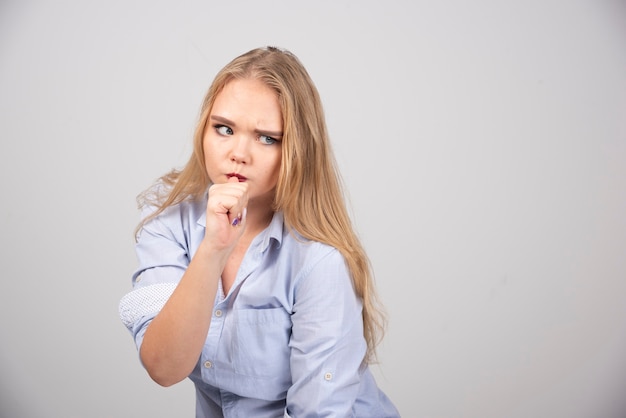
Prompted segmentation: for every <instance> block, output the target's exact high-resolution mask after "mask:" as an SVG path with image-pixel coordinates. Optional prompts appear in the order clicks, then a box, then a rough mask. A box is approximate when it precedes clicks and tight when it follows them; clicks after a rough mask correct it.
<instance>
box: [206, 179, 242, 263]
mask: <svg viewBox="0 0 626 418" xmlns="http://www.w3.org/2000/svg"><path fill="white" fill-rule="evenodd" d="M247 205H248V184H247V183H245V182H243V183H240V182H239V180H238V179H237V177H231V178H230V179H228V182H226V183H220V184H213V185H212V186H211V187H210V188H209V201H208V203H207V209H206V232H205V235H204V241H205V243H206V245H209V246H210V247H211V248H213V249H215V250H218V251H219V250H232V248H234V246H235V244H236V243H237V241H238V240H239V238H240V237H241V235H242V234H243V231H244V229H245V226H246V208H247Z"/></svg>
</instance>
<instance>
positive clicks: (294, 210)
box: [136, 47, 386, 362]
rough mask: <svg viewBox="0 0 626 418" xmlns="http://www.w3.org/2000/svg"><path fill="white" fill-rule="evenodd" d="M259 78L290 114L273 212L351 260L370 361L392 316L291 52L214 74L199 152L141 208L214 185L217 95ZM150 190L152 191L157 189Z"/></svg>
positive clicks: (310, 87) (314, 101)
mask: <svg viewBox="0 0 626 418" xmlns="http://www.w3.org/2000/svg"><path fill="white" fill-rule="evenodd" d="M244 78H255V79H258V80H261V81H262V82H264V83H265V84H266V85H267V86H269V87H270V88H272V89H273V90H274V91H275V92H276V94H277V96H278V99H279V103H280V107H281V111H282V115H283V123H284V126H283V139H282V159H281V166H280V173H279V176H278V183H277V185H276V193H275V197H274V208H273V209H274V210H275V211H283V214H284V221H285V225H286V227H287V228H289V229H293V230H295V231H296V232H297V233H298V234H300V235H301V236H303V237H305V238H307V239H310V240H314V241H318V242H322V243H325V244H328V245H330V246H333V247H335V248H336V249H337V250H339V251H340V252H341V254H342V255H343V257H344V258H345V260H346V263H347V266H348V269H349V271H350V274H351V278H352V281H353V283H354V288H355V291H356V293H357V295H358V296H359V297H360V298H361V299H362V301H363V324H364V336H365V339H366V342H367V348H368V349H367V355H366V361H368V362H372V361H374V360H375V359H376V346H377V345H378V343H379V342H380V340H381V339H382V336H383V333H384V329H385V322H386V319H385V315H384V311H383V309H382V306H381V305H380V303H379V301H378V297H377V294H376V291H375V288H374V283H373V277H372V269H371V266H370V262H369V259H368V257H367V255H366V253H365V251H364V249H363V246H362V245H361V243H360V241H359V239H358V237H357V235H356V233H355V231H354V228H353V226H352V222H351V220H350V218H349V216H348V212H347V209H346V204H345V200H344V193H343V188H342V184H341V179H340V176H339V172H338V170H337V165H336V161H335V158H334V156H333V153H332V150H331V146H330V141H329V137H328V132H327V128H326V120H325V117H324V111H323V109H322V102H321V100H320V97H319V94H318V91H317V88H316V87H315V85H314V84H313V81H312V80H311V78H310V76H309V74H308V72H307V71H306V69H305V68H304V66H303V65H302V64H301V62H300V61H299V60H298V58H297V57H296V56H295V55H293V54H292V53H291V52H289V51H286V50H284V49H280V48H276V47H264V48H257V49H253V50H251V51H249V52H247V53H245V54H243V55H241V56H239V57H237V58H235V59H234V60H233V61H231V62H230V63H229V64H227V65H226V66H225V67H224V68H223V69H222V70H221V71H220V72H219V73H218V74H217V76H216V77H215V79H214V81H213V83H212V84H211V86H210V88H209V90H208V92H207V94H206V96H205V98H204V100H203V103H202V107H201V111H200V117H199V121H198V124H197V127H196V129H195V133H194V139H193V152H192V155H191V157H190V159H189V161H188V162H187V164H186V165H185V166H184V167H183V168H182V170H172V171H171V172H169V173H168V174H166V175H164V176H163V177H161V178H160V179H159V181H160V182H161V183H162V184H164V185H165V186H166V187H165V188H162V189H161V193H160V194H155V193H154V190H155V189H154V188H151V189H149V191H146V192H144V193H142V194H141V195H140V196H139V197H138V203H139V205H140V206H143V205H144V204H146V203H150V204H154V205H155V206H156V207H157V210H156V212H155V213H153V214H152V215H151V216H150V217H149V218H148V219H144V220H143V221H142V223H140V224H139V226H138V227H137V231H136V232H138V231H139V230H140V229H141V227H142V226H143V224H144V223H145V222H146V221H147V220H149V219H151V218H153V217H155V216H157V215H158V214H159V213H161V212H162V211H164V210H165V209H166V208H168V207H169V206H172V205H176V204H178V203H180V202H182V201H184V200H186V199H198V198H201V197H202V196H203V195H204V193H205V192H206V189H207V187H208V186H209V185H210V180H209V177H208V175H207V170H206V167H205V159H204V150H203V146H202V144H203V136H204V131H205V129H206V125H207V119H208V117H209V114H210V112H211V109H212V107H213V103H214V102H215V98H216V96H217V95H218V94H219V93H220V92H221V91H222V89H223V88H224V86H225V85H226V84H227V83H228V82H229V81H231V80H233V79H244ZM150 190H151V191H150Z"/></svg>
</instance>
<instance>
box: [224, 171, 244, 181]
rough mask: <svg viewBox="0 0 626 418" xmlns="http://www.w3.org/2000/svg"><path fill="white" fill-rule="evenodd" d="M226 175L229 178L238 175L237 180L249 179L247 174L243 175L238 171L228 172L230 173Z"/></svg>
mask: <svg viewBox="0 0 626 418" xmlns="http://www.w3.org/2000/svg"><path fill="white" fill-rule="evenodd" d="M226 177H228V178H229V179H230V178H231V177H237V180H239V181H240V182H244V181H246V180H248V179H247V178H246V176H242V175H241V174H237V173H228V174H226Z"/></svg>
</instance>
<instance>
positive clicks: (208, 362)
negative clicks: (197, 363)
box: [204, 360, 213, 369]
mask: <svg viewBox="0 0 626 418" xmlns="http://www.w3.org/2000/svg"><path fill="white" fill-rule="evenodd" d="M204 367H206V368H207V369H210V368H211V367H213V363H211V362H210V361H208V360H207V361H205V362H204Z"/></svg>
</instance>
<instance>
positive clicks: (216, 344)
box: [120, 47, 399, 418]
mask: <svg viewBox="0 0 626 418" xmlns="http://www.w3.org/2000/svg"><path fill="white" fill-rule="evenodd" d="M139 202H140V206H141V207H142V209H143V210H142V217H143V218H142V222H141V223H140V225H139V227H138V230H137V244H136V250H137V255H138V260H139V267H138V269H137V271H136V272H135V274H134V275H133V291H132V292H130V293H128V294H127V295H126V296H124V297H123V298H122V300H121V302H120V316H121V318H122V321H123V322H124V324H125V325H126V326H127V327H128V329H129V330H130V331H131V333H132V335H133V337H134V339H135V342H136V344H137V347H138V348H139V353H140V358H141V362H142V364H143V365H144V367H145V368H146V370H147V371H148V373H149V374H150V376H151V377H152V379H154V380H155V381H156V382H157V383H159V384H161V385H163V386H169V385H173V384H175V383H177V382H180V381H181V380H183V379H185V378H186V377H189V378H190V379H191V380H192V381H193V382H194V384H195V387H196V395H197V405H196V410H197V415H196V416H197V417H247V418H263V417H294V418H300V417H331V416H332V417H372V418H384V417H397V416H399V415H398V412H397V410H396V408H395V407H394V406H393V404H392V403H391V402H390V400H389V399H388V398H387V397H386V396H385V395H384V394H383V393H382V392H381V391H380V389H379V388H378V387H377V385H376V383H375V381H374V378H373V377H372V374H371V373H370V371H369V369H368V363H369V362H371V361H372V360H373V358H374V350H375V346H376V343H377V342H378V341H379V338H380V336H381V333H382V331H383V329H382V328H383V324H384V321H383V318H382V314H381V311H380V309H379V308H378V307H377V304H376V297H375V291H374V286H373V283H372V278H371V273H370V268H369V264H368V260H367V257H366V255H365V253H364V251H363V248H362V247H361V244H360V243H359V241H358V239H357V237H356V235H355V232H354V231H353V229H352V226H351V222H350V220H349V217H348V215H347V211H346V208H345V204H344V200H343V195H342V191H341V188H340V182H339V180H338V175H337V170H336V167H335V163H334V158H333V156H332V153H331V150H330V145H329V139H328V134H327V130H326V124H325V120H324V115H323V110H322V106H321V101H320V98H319V95H318V93H317V90H316V88H315V86H314V84H313V82H312V81H311V79H310V77H309V75H308V74H307V72H306V70H305V68H304V67H303V66H302V64H301V63H300V62H299V60H298V59H297V58H296V57H295V56H294V55H293V54H291V53H290V52H288V51H285V50H281V49H278V48H274V47H267V48H259V49H255V50H252V51H250V52H248V53H246V54H243V55H241V56H240V57H238V58H236V59H234V60H233V61H232V62H230V63H229V64H228V65H227V66H226V67H225V68H223V69H222V70H221V71H220V72H219V73H218V74H217V76H216V78H215V80H214V82H213V84H212V85H211V87H210V89H209V91H208V93H207V95H206V97H205V100H204V103H203V106H202V111H201V115H200V120H199V123H198V126H197V128H196V132H195V136H194V149H193V154H192V156H191V158H190V160H189V162H188V163H187V165H186V166H185V167H184V168H183V169H182V170H180V171H176V170H175V171H172V172H170V173H169V174H166V175H165V176H163V177H162V178H161V179H160V180H159V181H158V182H157V183H156V184H155V185H154V186H153V187H151V188H150V189H149V190H148V191H146V192H144V193H143V194H142V195H141V196H140V199H139Z"/></svg>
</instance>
